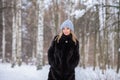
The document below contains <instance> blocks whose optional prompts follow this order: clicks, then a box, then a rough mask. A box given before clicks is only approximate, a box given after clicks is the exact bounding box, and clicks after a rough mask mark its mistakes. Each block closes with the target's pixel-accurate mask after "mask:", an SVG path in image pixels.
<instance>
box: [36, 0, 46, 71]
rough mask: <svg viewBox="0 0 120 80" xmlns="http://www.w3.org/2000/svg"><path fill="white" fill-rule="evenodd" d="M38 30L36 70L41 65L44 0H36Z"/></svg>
mask: <svg viewBox="0 0 120 80" xmlns="http://www.w3.org/2000/svg"><path fill="white" fill-rule="evenodd" d="M37 2H38V31H37V33H38V34H37V70H39V69H41V68H42V66H43V14H44V1H43V0H38V1H37Z"/></svg>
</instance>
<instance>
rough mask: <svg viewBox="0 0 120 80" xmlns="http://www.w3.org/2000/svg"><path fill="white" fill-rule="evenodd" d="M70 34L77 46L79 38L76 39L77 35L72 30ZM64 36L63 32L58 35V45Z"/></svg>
mask: <svg viewBox="0 0 120 80" xmlns="http://www.w3.org/2000/svg"><path fill="white" fill-rule="evenodd" d="M70 33H71V34H72V40H73V41H74V42H75V44H76V43H77V37H76V35H75V33H74V32H73V31H72V30H71V32H70ZM62 34H63V32H62V31H61V32H60V33H59V34H58V36H57V37H56V40H57V42H58V43H59V40H60V38H61V36H62Z"/></svg>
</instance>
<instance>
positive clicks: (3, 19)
mask: <svg viewBox="0 0 120 80" xmlns="http://www.w3.org/2000/svg"><path fill="white" fill-rule="evenodd" d="M4 3H5V2H4V0H2V7H3V9H2V25H3V35H2V62H5V44H6V40H5V13H4V7H5V5H4Z"/></svg>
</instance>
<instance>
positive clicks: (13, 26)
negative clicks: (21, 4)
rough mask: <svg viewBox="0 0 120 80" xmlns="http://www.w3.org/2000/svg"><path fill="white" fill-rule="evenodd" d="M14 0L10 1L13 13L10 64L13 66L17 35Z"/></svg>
mask: <svg viewBox="0 0 120 80" xmlns="http://www.w3.org/2000/svg"><path fill="white" fill-rule="evenodd" d="M14 5H16V4H15V1H14V0H13V1H12V7H13V8H12V14H13V18H12V66H11V67H14V65H15V62H16V54H17V52H16V43H17V42H16V39H17V35H16V31H17V30H16V15H15V7H14Z"/></svg>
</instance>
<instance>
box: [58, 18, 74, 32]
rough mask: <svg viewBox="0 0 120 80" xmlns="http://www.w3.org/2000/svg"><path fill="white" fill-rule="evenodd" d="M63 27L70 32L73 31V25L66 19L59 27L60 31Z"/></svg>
mask: <svg viewBox="0 0 120 80" xmlns="http://www.w3.org/2000/svg"><path fill="white" fill-rule="evenodd" d="M65 27H68V28H69V29H70V30H72V31H74V26H73V23H72V21H71V20H69V19H67V20H65V21H64V22H63V23H62V24H61V26H60V29H63V28H65Z"/></svg>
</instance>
